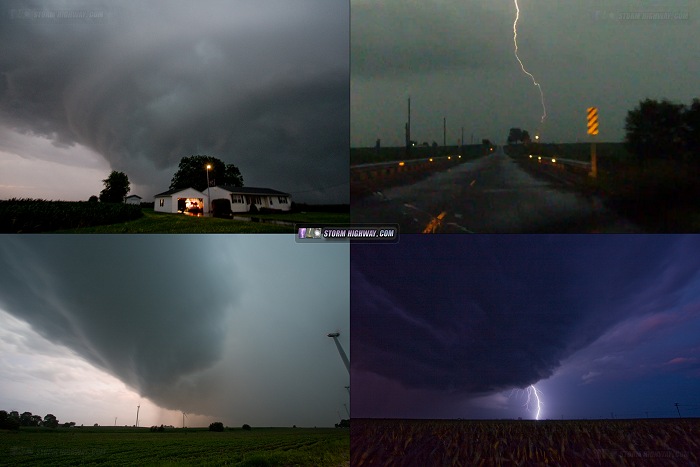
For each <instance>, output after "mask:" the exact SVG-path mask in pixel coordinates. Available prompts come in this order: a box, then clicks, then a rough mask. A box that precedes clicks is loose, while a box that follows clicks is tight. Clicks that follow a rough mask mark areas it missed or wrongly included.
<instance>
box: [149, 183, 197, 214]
mask: <svg viewBox="0 0 700 467" xmlns="http://www.w3.org/2000/svg"><path fill="white" fill-rule="evenodd" d="M178 198H197V199H201V200H202V204H203V209H202V210H203V212H204V214H207V213H209V202H208V198H207V195H206V194H204V193H202V192H200V191H197V190H195V189H194V188H186V189H184V190H181V191H178V192H177V193H173V194H171V195H169V196H167V197H159V198H155V204H154V206H153V209H154V210H155V211H160V212H171V213H176V212H177V205H178V202H177V200H178ZM161 199H163V200H164V201H163V206H162V207H161V206H160V200H161Z"/></svg>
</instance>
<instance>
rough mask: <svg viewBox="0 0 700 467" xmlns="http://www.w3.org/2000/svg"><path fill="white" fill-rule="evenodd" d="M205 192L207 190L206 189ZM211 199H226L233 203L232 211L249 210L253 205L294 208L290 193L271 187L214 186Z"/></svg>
mask: <svg viewBox="0 0 700 467" xmlns="http://www.w3.org/2000/svg"><path fill="white" fill-rule="evenodd" d="M204 191H205V193H206V191H207V190H204ZM209 193H210V195H211V199H212V201H213V200H217V199H226V200H228V201H229V202H230V203H231V211H233V212H248V211H250V208H251V206H253V205H255V207H256V208H258V209H261V208H264V209H274V210H278V211H289V210H290V209H292V197H291V196H290V195H289V193H283V192H281V191H277V190H272V189H270V188H255V187H234V186H226V185H222V186H213V187H210V188H209Z"/></svg>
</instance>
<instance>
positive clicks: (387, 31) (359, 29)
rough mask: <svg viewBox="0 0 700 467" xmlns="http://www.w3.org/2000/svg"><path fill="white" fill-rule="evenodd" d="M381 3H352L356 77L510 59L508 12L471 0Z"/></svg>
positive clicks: (491, 63) (464, 67)
mask: <svg viewBox="0 0 700 467" xmlns="http://www.w3.org/2000/svg"><path fill="white" fill-rule="evenodd" d="M471 3H472V8H471V9H469V8H464V5H463V4H461V5H460V7H457V6H456V5H450V4H449V3H446V2H431V1H428V2H405V1H402V0H391V1H384V2H378V3H369V2H366V3H365V2H358V3H356V4H353V6H352V22H353V26H352V37H351V54H352V56H351V66H352V74H353V78H376V77H379V76H384V75H388V76H396V75H406V74H420V73H426V72H437V71H442V70H465V71H466V70H468V69H474V68H483V67H494V66H498V65H502V64H504V63H507V62H506V60H507V59H508V54H507V51H506V50H505V48H504V47H503V43H502V42H499V41H498V40H494V39H495V38H497V37H498V36H499V35H502V34H501V32H500V29H501V28H502V26H503V18H502V17H499V16H497V15H495V14H494V12H492V11H489V10H488V9H485V8H484V6H483V4H479V3H478V2H476V3H475V2H471Z"/></svg>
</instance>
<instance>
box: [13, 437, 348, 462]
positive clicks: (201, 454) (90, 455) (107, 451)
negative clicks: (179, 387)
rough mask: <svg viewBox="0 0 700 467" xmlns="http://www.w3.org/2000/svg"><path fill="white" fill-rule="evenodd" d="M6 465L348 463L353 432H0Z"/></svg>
mask: <svg viewBox="0 0 700 467" xmlns="http://www.w3.org/2000/svg"><path fill="white" fill-rule="evenodd" d="M0 453H1V454H2V461H0V463H7V465H57V466H60V465H83V464H91V465H135V464H138V465H192V464H198V465H236V466H254V465H257V466H297V465H298V466H333V467H336V466H345V465H347V463H348V461H349V458H350V433H349V431H348V430H347V429H336V428H313V429H312V428H296V429H293V428H253V430H251V431H244V430H241V429H234V430H227V431H224V432H222V433H215V432H210V431H208V430H207V429H185V430H183V429H166V431H165V432H163V433H152V432H150V431H149V429H148V428H121V429H120V428H117V429H113V428H106V427H105V428H92V427H90V428H87V427H85V428H79V427H75V428H58V429H56V430H48V429H31V428H30V429H27V428H22V429H20V430H19V432H8V431H4V432H0Z"/></svg>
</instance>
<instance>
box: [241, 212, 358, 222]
mask: <svg viewBox="0 0 700 467" xmlns="http://www.w3.org/2000/svg"><path fill="white" fill-rule="evenodd" d="M242 215H243V214H241V216H242ZM238 216H239V215H237V217H238ZM245 216H246V217H257V218H259V219H276V220H280V221H286V222H295V223H297V224H302V223H308V222H311V223H314V222H315V223H319V224H349V223H350V213H349V212H345V213H342V212H289V213H279V214H254V215H252V216H249V215H247V214H246V215H245Z"/></svg>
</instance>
